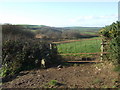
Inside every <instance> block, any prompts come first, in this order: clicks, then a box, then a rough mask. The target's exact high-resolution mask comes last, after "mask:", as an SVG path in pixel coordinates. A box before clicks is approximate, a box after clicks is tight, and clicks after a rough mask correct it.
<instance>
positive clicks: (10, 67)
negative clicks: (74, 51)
mask: <svg viewBox="0 0 120 90" xmlns="http://www.w3.org/2000/svg"><path fill="white" fill-rule="evenodd" d="M49 44H50V43H47V42H40V41H37V40H27V41H26V40H17V41H12V40H8V41H4V42H3V48H2V52H3V53H2V57H3V61H2V71H3V76H7V75H11V74H12V75H13V74H15V73H18V72H20V71H21V70H26V69H33V68H37V67H40V63H41V59H42V58H45V59H46V60H47V63H48V65H49V64H50V65H52V64H56V63H59V62H58V61H57V59H56V57H57V51H56V48H54V47H53V49H50V45H49Z"/></svg>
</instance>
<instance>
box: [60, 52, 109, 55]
mask: <svg viewBox="0 0 120 90" xmlns="http://www.w3.org/2000/svg"><path fill="white" fill-rule="evenodd" d="M107 53H109V52H97V53H63V54H59V55H76V54H77V55H79V54H95V55H97V54H107Z"/></svg>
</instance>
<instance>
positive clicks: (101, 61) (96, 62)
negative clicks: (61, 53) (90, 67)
mask: <svg viewBox="0 0 120 90" xmlns="http://www.w3.org/2000/svg"><path fill="white" fill-rule="evenodd" d="M65 62H71V63H72V62H73V63H77V62H78V63H79V62H96V63H97V62H98V63H99V62H103V61H100V60H99V61H98V60H96V61H65Z"/></svg>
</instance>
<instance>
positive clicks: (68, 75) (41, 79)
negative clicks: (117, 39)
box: [3, 63, 118, 88]
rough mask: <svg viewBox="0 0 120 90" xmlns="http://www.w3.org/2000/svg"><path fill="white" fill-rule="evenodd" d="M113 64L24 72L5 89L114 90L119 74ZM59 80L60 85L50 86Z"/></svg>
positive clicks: (80, 65)
mask: <svg viewBox="0 0 120 90" xmlns="http://www.w3.org/2000/svg"><path fill="white" fill-rule="evenodd" d="M112 69H113V66H112V65H111V64H108V63H107V64H103V63H100V64H79V66H78V65H76V64H75V65H74V66H69V67H63V68H62V69H60V70H59V69H58V68H49V69H45V70H44V69H42V70H31V71H22V72H20V74H19V75H18V76H17V77H16V78H15V79H13V80H12V81H9V82H6V83H4V84H3V88H41V87H43V88H48V87H50V88H113V87H115V85H116V80H117V77H118V76H117V75H118V74H117V73H116V72H114V71H113V70H112ZM51 80H57V82H58V83H59V84H58V85H49V84H48V83H49V82H50V81H51Z"/></svg>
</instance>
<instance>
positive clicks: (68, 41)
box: [52, 38, 101, 44]
mask: <svg viewBox="0 0 120 90" xmlns="http://www.w3.org/2000/svg"><path fill="white" fill-rule="evenodd" d="M86 40H101V38H99V39H80V40H67V41H60V42H52V43H54V44H60V43H70V42H76V41H86Z"/></svg>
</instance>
